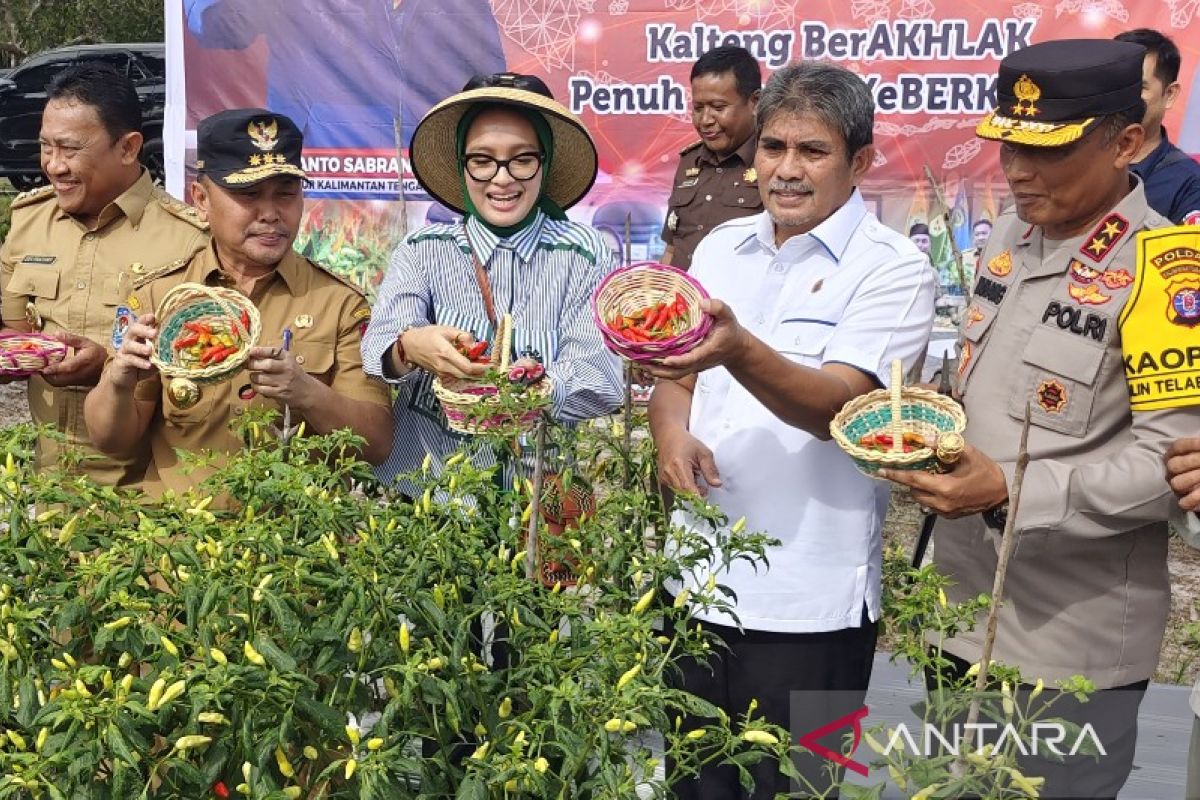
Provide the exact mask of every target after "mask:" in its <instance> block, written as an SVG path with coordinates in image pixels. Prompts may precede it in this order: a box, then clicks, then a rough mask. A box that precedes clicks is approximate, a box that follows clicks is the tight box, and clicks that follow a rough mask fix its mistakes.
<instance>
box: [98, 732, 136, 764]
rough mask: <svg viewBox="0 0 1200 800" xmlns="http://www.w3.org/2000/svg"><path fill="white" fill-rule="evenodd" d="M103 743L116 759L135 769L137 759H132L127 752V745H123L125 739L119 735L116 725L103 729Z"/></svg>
mask: <svg viewBox="0 0 1200 800" xmlns="http://www.w3.org/2000/svg"><path fill="white" fill-rule="evenodd" d="M104 741H105V743H106V744H107V745H108V747H109V749H110V750H112V753H113V755H114V756H115V757H116V758H119V759H121V760H122V761H124V762H126V763H127V764H129V766H131V767H135V768H136V767H137V759H135V758H134V757H133V753H132V752H130V750H129V745H127V744H126V743H125V737H123V736H122V735H121V731H120V730H119V729H118V728H117V726H116V725H112V724H109V725H108V727H106V728H105V729H104Z"/></svg>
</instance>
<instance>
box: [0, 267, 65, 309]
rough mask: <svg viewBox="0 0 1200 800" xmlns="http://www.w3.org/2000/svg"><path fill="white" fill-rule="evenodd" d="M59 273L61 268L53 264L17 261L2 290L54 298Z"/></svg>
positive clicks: (37, 297) (56, 294) (47, 298)
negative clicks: (10, 276)
mask: <svg viewBox="0 0 1200 800" xmlns="http://www.w3.org/2000/svg"><path fill="white" fill-rule="evenodd" d="M60 273H61V269H60V268H59V267H55V266H48V265H45V264H21V263H18V264H17V265H16V268H15V269H14V270H13V276H12V278H11V279H10V280H9V281H8V285H7V286H5V287H4V291H5V293H8V294H15V295H23V296H26V297H33V298H36V299H39V300H54V299H56V298H57V297H58V283H59V278H60Z"/></svg>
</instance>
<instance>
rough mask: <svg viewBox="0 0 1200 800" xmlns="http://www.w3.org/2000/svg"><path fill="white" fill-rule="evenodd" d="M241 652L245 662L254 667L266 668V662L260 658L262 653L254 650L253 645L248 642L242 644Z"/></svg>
mask: <svg viewBox="0 0 1200 800" xmlns="http://www.w3.org/2000/svg"><path fill="white" fill-rule="evenodd" d="M242 652H243V653H244V654H245V655H246V660H247V661H249V662H250V663H251V664H254V665H255V666H258V667H262V666H266V663H267V660H266V659H265V658H263V657H262V653H260V652H258V651H257V650H255V649H254V645H252V644H250V643H249V642H245V643H243V644H242Z"/></svg>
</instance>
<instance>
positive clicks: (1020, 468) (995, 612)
mask: <svg viewBox="0 0 1200 800" xmlns="http://www.w3.org/2000/svg"><path fill="white" fill-rule="evenodd" d="M1029 414H1030V412H1029V403H1026V404H1025V422H1024V424H1023V425H1022V426H1021V448H1020V450H1018V451H1017V468H1016V470H1014V472H1013V488H1012V501H1011V502H1010V503H1009V504H1008V519H1006V520H1005V522H1004V534H1003V535H1002V536H1001V538H1000V555H999V558H998V560H997V562H996V577H995V579H994V580H993V581H992V605H991V608H989V609H988V619H987V628H986V630H985V633H984V636H983V651H982V652H981V653H980V656H979V674H978V675H977V676H976V678H975V697H974V698H973V699H972V700H971V707H970V709H969V710H968V711H967V724H966V731H967V737H966V746H965V747H963V748H962V749H961V750H959V761H960V762H961V760H962V759H963V757H964V756H963V754H965V753H968V752H970V751H971V748H972V747H973V746H974V743H975V728H974V725H975V723H976V722H978V721H979V705H980V699H979V694H980V692H983V691H984V689H985V687H986V686H987V679H988V667H989V666H990V665H991V660H992V648H993V647H994V646H995V644H996V627H997V625H998V624H999V621H1000V603H1001V601H1002V600H1003V599H1004V580H1005V578H1006V577H1007V576H1008V562H1009V560H1010V559H1011V558H1012V554H1013V551H1014V550H1015V549H1016V547H1017V537H1016V530H1015V528H1016V525H1015V523H1016V521H1017V507H1018V506H1019V505H1020V504H1021V484H1023V483H1024V482H1025V467H1026V466H1028V464H1029V419H1030V416H1029Z"/></svg>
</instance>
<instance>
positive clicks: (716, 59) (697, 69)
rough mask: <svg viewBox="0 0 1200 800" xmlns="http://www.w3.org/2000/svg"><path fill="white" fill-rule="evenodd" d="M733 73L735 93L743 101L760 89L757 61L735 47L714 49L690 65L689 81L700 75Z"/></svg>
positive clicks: (740, 48)
mask: <svg viewBox="0 0 1200 800" xmlns="http://www.w3.org/2000/svg"><path fill="white" fill-rule="evenodd" d="M727 72H732V73H733V80H734V83H735V84H736V86H737V93H738V94H739V95H741V97H742V99H743V100H749V99H750V96H751V95H753V94H754V93H755V92H757V91H758V90H759V89H761V88H762V72H760V71H759V68H758V61H756V60H755V58H754V56H752V55H750V51H749V50H747V49H746V48H744V47H738V46H737V45H724V46H722V47H714V48H713V49H712V50H709V51H708V52H706V53H705V54H704V55H702V56H700V57H699V58H698V59H696V63H695V64H693V65H692V75H691V78H690V80H693V81H694V80H696V78H699V77H700V76H701V75H724V74H725V73H727Z"/></svg>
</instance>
